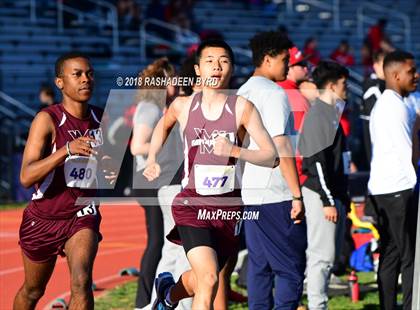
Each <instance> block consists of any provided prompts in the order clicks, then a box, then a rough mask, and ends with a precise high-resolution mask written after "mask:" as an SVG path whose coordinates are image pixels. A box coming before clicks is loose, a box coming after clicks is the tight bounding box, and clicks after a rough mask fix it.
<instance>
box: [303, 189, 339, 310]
mask: <svg viewBox="0 0 420 310" xmlns="http://www.w3.org/2000/svg"><path fill="white" fill-rule="evenodd" d="M302 195H303V201H304V203H305V208H306V223H307V232H308V248H307V250H306V278H307V294H308V306H309V309H310V310H315V309H317V310H318V309H327V308H328V283H329V279H330V275H331V268H332V267H333V265H334V261H335V259H336V257H337V256H338V255H339V253H340V248H341V245H342V243H343V240H344V229H345V219H346V212H345V208H344V206H343V204H342V203H341V202H340V201H338V200H335V206H336V208H337V211H338V221H337V223H336V224H334V223H333V222H330V221H327V220H326V219H325V217H324V211H323V204H322V201H321V197H320V196H319V194H317V193H316V192H314V191H312V190H310V189H308V188H306V187H303V188H302Z"/></svg>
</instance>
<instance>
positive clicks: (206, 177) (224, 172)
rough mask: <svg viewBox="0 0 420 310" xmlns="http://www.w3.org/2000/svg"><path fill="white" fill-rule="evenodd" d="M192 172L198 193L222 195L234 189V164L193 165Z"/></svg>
mask: <svg viewBox="0 0 420 310" xmlns="http://www.w3.org/2000/svg"><path fill="white" fill-rule="evenodd" d="M194 174H195V190H196V192H197V193H198V194H200V195H203V196H208V195H222V194H225V193H229V192H232V191H233V190H234V189H235V166H222V165H195V166H194Z"/></svg>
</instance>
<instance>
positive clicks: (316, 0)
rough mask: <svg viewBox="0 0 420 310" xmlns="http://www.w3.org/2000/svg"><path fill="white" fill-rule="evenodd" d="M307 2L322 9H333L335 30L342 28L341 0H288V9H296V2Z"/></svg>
mask: <svg viewBox="0 0 420 310" xmlns="http://www.w3.org/2000/svg"><path fill="white" fill-rule="evenodd" d="M296 2H299V3H305V4H308V5H311V6H313V7H316V8H318V9H321V10H327V11H331V13H332V18H333V25H334V29H335V30H340V28H341V25H340V0H332V1H321V0H286V10H287V12H288V13H292V12H293V11H294V9H295V8H294V3H296Z"/></svg>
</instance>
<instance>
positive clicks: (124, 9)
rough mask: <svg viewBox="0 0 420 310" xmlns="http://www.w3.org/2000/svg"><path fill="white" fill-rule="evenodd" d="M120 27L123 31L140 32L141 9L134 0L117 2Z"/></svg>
mask: <svg viewBox="0 0 420 310" xmlns="http://www.w3.org/2000/svg"><path fill="white" fill-rule="evenodd" d="M117 11H118V27H119V29H120V30H123V31H138V30H139V27H140V7H139V6H138V4H137V3H136V2H135V1H134V0H119V1H118V2H117Z"/></svg>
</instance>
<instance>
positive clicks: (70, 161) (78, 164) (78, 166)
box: [64, 156, 98, 188]
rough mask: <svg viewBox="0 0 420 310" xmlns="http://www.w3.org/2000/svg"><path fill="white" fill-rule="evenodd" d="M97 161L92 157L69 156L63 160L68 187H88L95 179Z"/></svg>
mask: <svg viewBox="0 0 420 310" xmlns="http://www.w3.org/2000/svg"><path fill="white" fill-rule="evenodd" d="M97 165H98V161H97V160H96V159H95V158H94V157H87V156H70V157H67V158H66V161H65V162H64V175H65V178H66V185H67V186H68V187H78V188H89V187H91V186H92V184H93V182H94V181H95V179H96V168H97Z"/></svg>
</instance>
